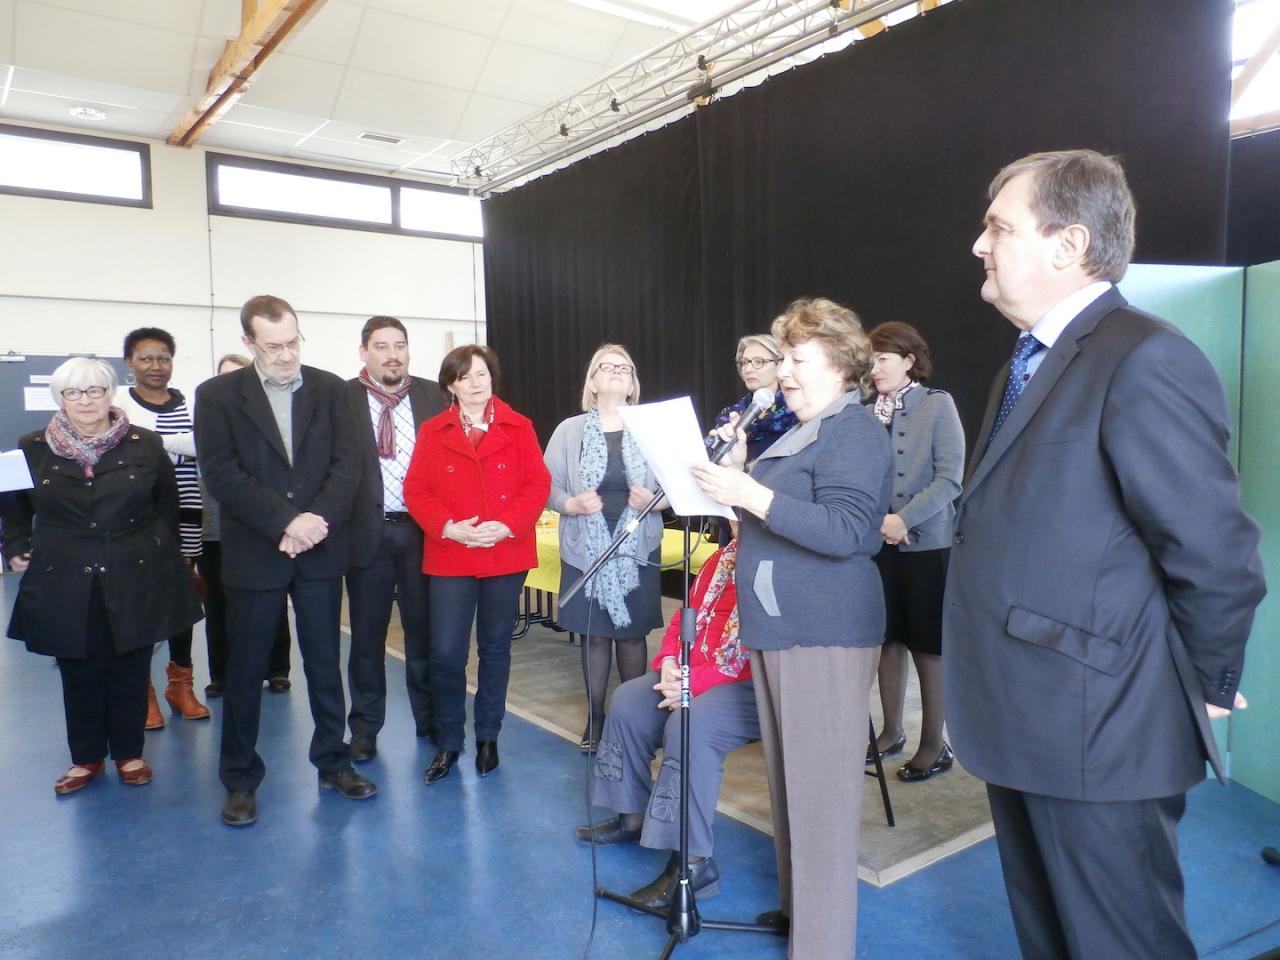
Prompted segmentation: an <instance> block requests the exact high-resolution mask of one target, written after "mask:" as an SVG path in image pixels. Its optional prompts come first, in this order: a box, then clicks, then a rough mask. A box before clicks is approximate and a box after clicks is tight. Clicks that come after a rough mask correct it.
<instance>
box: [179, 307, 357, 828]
mask: <svg viewBox="0 0 1280 960" xmlns="http://www.w3.org/2000/svg"><path fill="white" fill-rule="evenodd" d="M240 325H241V327H242V329H243V331H244V337H243V339H244V344H245V346H246V347H248V348H249V349H250V350H252V351H253V357H254V361H253V363H252V364H251V365H250V366H248V367H245V368H244V369H242V370H237V371H235V372H233V373H227V374H224V375H222V376H220V377H214V378H213V379H211V380H207V381H205V382H204V383H203V384H202V385H201V386H200V388H199V389H198V390H197V391H196V450H197V453H198V455H199V458H200V465H201V469H202V470H203V471H204V478H205V483H206V485H207V487H208V489H209V492H210V493H211V494H212V495H213V497H214V499H215V500H217V501H218V503H219V504H220V506H221V508H222V556H223V561H222V562H223V566H222V582H223V586H224V588H225V591H226V597H227V640H228V656H227V672H226V678H225V687H224V691H225V693H224V701H223V710H222V755H221V761H220V764H219V775H220V776H221V778H222V783H223V785H224V786H225V787H226V788H227V799H226V803H225V804H224V806H223V808H222V821H223V823H226V824H228V825H229V826H247V825H248V824H251V823H253V822H254V821H255V820H256V819H257V805H256V801H255V798H254V791H256V790H257V787H258V784H259V783H260V782H261V781H262V777H263V775H264V774H265V772H266V766H265V765H264V764H263V762H262V758H261V757H260V756H258V753H257V750H256V745H257V741H258V717H259V713H260V711H261V701H262V677H263V676H264V675H265V673H266V670H267V660H268V658H269V657H270V654H271V645H272V641H273V639H274V636H275V631H276V625H277V623H278V618H279V612H280V607H281V605H282V604H283V602H284V598H285V594H288V595H289V596H290V597H291V598H292V599H293V611H294V617H295V620H296V622H297V630H298V646H299V647H300V649H301V650H302V659H303V663H304V665H305V667H306V675H307V694H308V696H309V697H310V700H311V716H312V718H313V719H314V720H315V733H314V735H313V736H312V738H311V751H310V757H311V762H312V763H313V764H315V765H316V767H317V768H318V769H319V771H320V786H321V787H324V788H327V789H334V790H337V791H338V792H339V794H341V795H342V796H344V797H347V798H349V799H357V800H358V799H364V798H366V797H371V796H373V795H374V794H375V793H377V790H378V788H377V787H376V786H375V785H374V784H373V783H371V782H370V781H368V780H366V779H365V778H363V777H361V776H360V775H359V774H358V773H356V772H355V770H353V769H352V767H351V758H350V754H349V752H348V750H347V745H346V743H345V742H344V739H343V733H344V732H345V731H344V727H345V726H346V724H345V722H344V720H345V718H344V714H345V712H346V710H345V707H346V704H345V702H344V698H343V693H342V672H341V665H340V663H339V655H338V642H339V616H340V611H341V606H342V574H343V573H344V572H345V571H346V568H347V563H348V560H349V557H350V517H351V510H352V501H353V498H354V495H355V490H356V483H357V481H358V479H359V472H360V465H359V461H358V458H357V456H356V454H355V451H354V450H353V449H352V445H351V443H350V440H349V438H350V437H351V436H352V435H354V433H355V431H356V429H357V425H356V422H355V418H354V417H353V416H352V409H351V400H350V396H349V392H348V390H347V386H346V384H344V383H343V382H342V380H340V379H339V378H338V377H335V376H334V375H333V374H331V373H327V372H325V371H323V370H317V369H316V368H315V367H304V366H303V365H302V360H301V348H302V334H301V333H300V332H299V330H298V318H297V315H296V314H295V313H294V312H293V308H292V307H290V306H289V304H288V303H286V302H285V301H283V300H281V299H280V298H279V297H270V296H263V297H254V298H253V299H252V300H250V301H248V302H247V303H246V304H245V305H244V307H243V308H242V309H241V311H240Z"/></svg>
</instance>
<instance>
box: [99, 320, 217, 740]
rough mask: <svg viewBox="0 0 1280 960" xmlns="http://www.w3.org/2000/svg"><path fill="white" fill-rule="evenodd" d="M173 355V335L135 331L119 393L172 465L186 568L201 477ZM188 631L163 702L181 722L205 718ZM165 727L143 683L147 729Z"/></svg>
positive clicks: (173, 654)
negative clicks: (128, 378)
mask: <svg viewBox="0 0 1280 960" xmlns="http://www.w3.org/2000/svg"><path fill="white" fill-rule="evenodd" d="M176 352H177V345H176V344H175V343H174V340H173V335H172V334H170V333H169V332H168V331H167V330H161V329H160V328H159V327H140V328H139V329H137V330H133V331H130V333H129V334H128V335H127V336H126V337H125V338H124V363H125V366H126V367H128V368H129V372H130V373H131V374H133V380H134V383H133V386H131V387H129V388H128V389H127V390H122V391H120V395H119V398H118V399H119V403H120V409H122V410H123V411H124V413H125V416H127V417H128V418H129V422H130V423H132V424H133V425H134V426H135V427H146V428H147V429H148V430H152V431H154V432H155V433H157V434H159V436H160V440H161V442H163V443H164V448H165V450H166V451H167V452H168V454H169V459H170V460H172V461H173V472H174V474H175V475H176V476H177V478H178V503H179V514H178V533H179V538H180V541H179V542H180V543H181V545H182V556H183V558H184V559H185V560H186V562H187V566H188V568H194V565H195V563H196V561H197V560H198V559H199V558H200V550H201V546H202V544H203V530H204V513H203V508H204V502H203V498H202V497H201V495H200V475H199V473H198V472H197V470H196V435H195V426H194V424H193V423H192V421H191V408H190V407H189V406H188V405H187V399H186V397H184V396H183V395H182V392H181V391H179V390H175V389H173V388H172V387H170V386H169V381H170V380H171V379H172V378H173V356H174V354H175V353H176ZM192 675H193V665H192V662H191V629H190V628H188V629H186V630H184V631H182V632H181V633H179V634H178V635H177V636H174V637H170V638H169V665H168V666H167V667H166V668H165V677H166V679H167V680H168V683H167V685H166V686H165V691H164V698H165V699H166V700H168V701H169V707H170V709H171V710H173V712H174V713H175V714H177V715H178V716H180V717H182V718H183V719H185V720H207V719H208V717H209V708H208V707H206V706H205V705H204V704H203V703H201V702H200V701H199V700H197V699H196V695H195V690H194V689H193V688H192ZM163 726H164V714H163V713H161V712H160V704H159V703H157V702H156V691H155V688H154V687H153V686H152V685H151V683H150V681H148V683H147V729H148V730H159V729H160V728H161V727H163Z"/></svg>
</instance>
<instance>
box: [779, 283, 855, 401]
mask: <svg viewBox="0 0 1280 960" xmlns="http://www.w3.org/2000/svg"><path fill="white" fill-rule="evenodd" d="M772 333H773V336H774V337H775V338H776V339H777V341H778V343H779V344H781V345H782V346H786V347H795V346H799V345H800V344H802V343H808V342H809V341H810V340H813V341H815V342H816V343H817V344H818V345H819V346H821V347H822V350H823V352H824V353H825V354H826V355H827V360H828V362H829V363H830V364H831V365H832V366H833V367H835V368H836V369H837V370H839V371H840V372H841V373H842V374H843V375H844V388H845V390H857V391H858V392H859V393H860V394H861V395H862V396H863V397H864V398H865V397H869V396H871V389H872V388H871V367H872V364H873V362H874V355H873V354H872V352H871V338H870V337H868V336H867V335H866V333H865V332H864V331H863V329H862V321H860V320H859V319H858V315H857V314H856V313H854V312H853V311H852V310H850V309H849V308H848V307H842V306H841V305H840V304H838V303H836V302H835V301H833V300H828V299H827V298H825V297H813V298H809V297H802V298H801V299H799V300H795V301H792V303H791V304H790V305H789V306H788V307H787V309H786V310H784V311H783V312H782V315H781V316H780V317H778V319H776V320H774V321H773V329H772Z"/></svg>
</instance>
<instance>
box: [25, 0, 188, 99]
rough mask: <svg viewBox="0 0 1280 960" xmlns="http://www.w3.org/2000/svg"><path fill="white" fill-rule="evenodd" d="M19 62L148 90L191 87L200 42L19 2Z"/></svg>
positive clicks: (69, 74)
mask: <svg viewBox="0 0 1280 960" xmlns="http://www.w3.org/2000/svg"><path fill="white" fill-rule="evenodd" d="M16 12H17V16H16V17H15V18H14V23H15V37H14V57H13V59H14V62H15V63H17V64H18V65H19V66H23V67H31V68H33V69H36V70H47V71H49V72H51V73H62V74H66V75H67V76H72V77H92V78H93V79H95V80H101V81H105V82H107V83H118V84H122V85H124V86H130V87H140V88H142V89H144V90H173V91H181V90H185V89H186V87H187V79H188V76H189V74H190V71H191V55H192V51H193V49H194V40H193V38H192V37H190V36H183V35H182V34H180V33H174V32H173V31H170V30H160V29H157V28H155V27H147V26H141V25H139V24H132V23H123V22H121V21H119V20H111V19H108V18H106V17H98V16H93V15H91V14H86V13H78V12H76V11H72V10H61V9H55V8H53V7H46V6H40V5H37V4H34V3H31V2H30V0H19V3H18V5H17V8H16Z"/></svg>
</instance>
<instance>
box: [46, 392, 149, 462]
mask: <svg viewBox="0 0 1280 960" xmlns="http://www.w3.org/2000/svg"><path fill="white" fill-rule="evenodd" d="M107 419H108V422H109V423H110V424H111V426H110V427H108V428H107V431H106V433H100V434H98V435H97V436H96V437H82V436H81V435H80V432H79V431H78V430H76V428H75V427H74V426H72V424H71V418H70V417H68V416H67V412H66V411H65V410H59V411H58V412H57V413H55V414H54V415H53V419H52V420H50V421H49V426H48V429H46V430H45V432H44V438H45V441H46V442H47V443H48V444H49V449H50V450H52V451H53V452H54V453H55V454H57V455H58V456H60V457H64V458H66V459H67V460H74V461H75V462H76V463H78V464H80V467H81V469H83V470H84V475H85V476H86V477H92V476H93V467H94V464H96V463H97V462H98V461H99V460H101V459H102V455H103V454H104V453H106V452H107V451H108V450H110V449H111V448H112V447H114V446H115V445H116V444H117V443H119V442H120V441H121V440H123V439H124V435H125V432H126V431H127V430H128V429H129V418H128V417H126V416H125V415H124V411H123V410H121V409H120V408H119V407H112V408H111V409H110V410H108V411H107Z"/></svg>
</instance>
